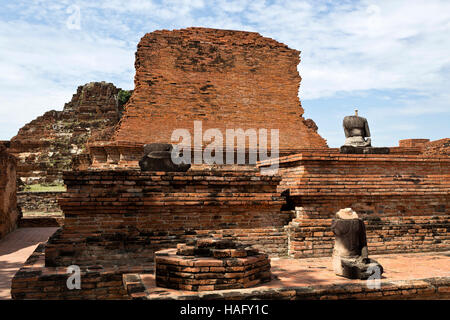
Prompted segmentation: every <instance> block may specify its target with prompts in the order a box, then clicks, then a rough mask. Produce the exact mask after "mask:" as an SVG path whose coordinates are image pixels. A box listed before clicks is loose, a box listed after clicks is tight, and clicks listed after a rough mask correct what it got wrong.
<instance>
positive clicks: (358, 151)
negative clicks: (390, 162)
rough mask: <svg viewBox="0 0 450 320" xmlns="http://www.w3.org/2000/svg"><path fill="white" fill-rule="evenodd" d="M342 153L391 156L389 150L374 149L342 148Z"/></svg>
mask: <svg viewBox="0 0 450 320" xmlns="http://www.w3.org/2000/svg"><path fill="white" fill-rule="evenodd" d="M339 151H340V153H345V154H389V152H390V150H389V148H386V147H383V148H374V147H354V146H345V145H344V146H342V147H341V148H340V149H339Z"/></svg>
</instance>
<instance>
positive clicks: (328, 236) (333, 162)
mask: <svg viewBox="0 0 450 320" xmlns="http://www.w3.org/2000/svg"><path fill="white" fill-rule="evenodd" d="M267 163H268V162H262V163H261V164H260V165H259V166H260V167H264V166H266V165H267ZM278 173H279V174H280V175H281V176H282V180H281V182H280V185H279V187H278V191H279V192H280V193H281V192H283V193H284V194H286V195H288V203H289V204H290V206H291V208H292V209H295V211H296V218H295V219H294V220H293V221H292V222H291V223H290V224H289V226H288V227H287V228H286V230H287V232H288V239H289V254H290V255H291V256H292V257H296V258H300V257H311V256H329V255H331V251H332V248H333V234H332V233H331V230H330V225H331V219H332V218H333V217H334V215H335V214H336V212H337V211H339V210H340V209H342V208H347V207H349V208H352V209H353V210H355V211H356V212H358V215H359V216H360V217H361V218H362V219H363V220H364V221H365V223H366V227H367V238H368V246H369V251H370V252H371V253H385V252H386V253H387V252H420V251H436V250H449V248H450V233H449V229H450V219H449V213H450V211H449V210H450V158H448V157H429V156H428V157H427V156H421V155H391V154H389V155H342V154H336V153H334V152H331V153H330V152H320V151H317V152H314V153H303V154H299V155H292V156H288V157H282V158H280V169H279V171H278Z"/></svg>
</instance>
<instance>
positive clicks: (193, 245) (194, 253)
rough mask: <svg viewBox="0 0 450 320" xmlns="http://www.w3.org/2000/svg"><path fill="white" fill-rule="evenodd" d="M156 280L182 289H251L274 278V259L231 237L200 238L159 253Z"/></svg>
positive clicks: (156, 258)
mask: <svg viewBox="0 0 450 320" xmlns="http://www.w3.org/2000/svg"><path fill="white" fill-rule="evenodd" d="M155 279H156V285H157V286H159V287H164V288H170V289H178V290H189V291H209V290H224V289H242V288H249V287H253V286H255V285H257V284H260V283H264V282H268V281H270V280H271V273H270V259H269V258H268V256H267V254H264V253H259V252H258V251H257V250H254V249H248V248H245V247H244V246H242V245H238V244H236V243H234V242H232V241H229V240H223V239H211V238H206V239H196V240H192V241H191V242H190V243H187V244H178V245H177V248H176V249H166V250H161V251H158V252H156V253H155Z"/></svg>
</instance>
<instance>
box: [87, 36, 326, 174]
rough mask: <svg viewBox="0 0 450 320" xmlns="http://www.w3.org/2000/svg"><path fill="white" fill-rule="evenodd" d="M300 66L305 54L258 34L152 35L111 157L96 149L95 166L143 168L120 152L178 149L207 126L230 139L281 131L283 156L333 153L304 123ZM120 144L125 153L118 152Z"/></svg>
mask: <svg viewBox="0 0 450 320" xmlns="http://www.w3.org/2000/svg"><path fill="white" fill-rule="evenodd" d="M299 62H300V59H299V51H297V50H293V49H290V48H288V47H287V46H286V45H285V44H282V43H280V42H277V41H275V40H273V39H270V38H265V37H262V36H261V35H259V34H258V33H255V32H244V31H232V30H217V29H207V28H188V29H182V30H173V31H167V30H163V31H155V32H152V33H148V34H146V35H145V36H144V37H142V39H141V41H140V42H139V44H138V49H137V52H136V62H135V67H136V76H135V80H134V82H135V90H134V91H133V95H132V96H131V98H130V100H129V101H128V104H127V105H126V110H125V112H124V114H123V117H122V119H121V121H120V123H119V125H118V127H117V130H116V133H115V136H114V138H113V141H114V142H113V143H110V144H109V145H108V150H99V149H98V148H99V145H98V144H97V146H92V148H91V153H92V154H93V157H94V159H93V162H94V164H95V163H97V164H98V162H109V163H114V158H117V159H118V160H117V161H123V159H125V158H126V159H128V160H133V159H134V161H135V163H137V162H136V158H137V157H139V154H138V155H136V157H135V158H133V157H131V158H130V156H129V155H128V156H127V155H122V156H114V155H112V153H113V152H115V153H121V152H125V153H126V152H127V151H125V149H123V148H125V147H126V146H128V147H129V150H128V152H131V149H132V148H133V146H130V143H133V144H136V143H138V144H139V143H140V144H144V143H152V142H165V143H168V142H169V143H170V142H171V135H172V132H173V131H174V130H175V129H187V130H189V131H190V134H191V136H192V137H193V136H194V133H193V124H194V121H196V120H197V121H202V129H203V132H205V131H206V130H207V129H210V128H217V129H219V130H220V131H221V132H222V134H223V135H224V136H225V132H226V129H239V128H241V129H243V130H247V129H255V130H258V129H263V128H264V129H267V130H270V129H279V143H280V145H279V149H280V154H290V153H295V152H296V151H298V150H301V149H305V148H306V149H308V148H326V147H327V144H326V141H325V140H324V139H323V138H322V137H321V136H320V135H319V134H318V133H317V132H316V130H317V126H316V125H315V124H314V122H313V121H312V120H310V119H308V120H305V119H304V118H303V117H302V115H303V109H302V107H301V104H300V101H299V98H298V88H299V85H300V80H301V78H300V75H299V73H298V71H297V65H298V63H299ZM269 135H270V133H269ZM224 140H225V137H224ZM268 140H269V141H268V143H269V145H270V137H269V139H268ZM226 143H229V144H230V145H231V144H233V141H224V144H226ZM112 145H116V146H119V145H120V146H121V147H122V149H121V150H119V147H118V148H117V150H112V149H111V146H112ZM204 145H205V143H204V144H203V146H204ZM107 158H108V160H107ZM119 159H120V160H119ZM123 162H124V163H125V161H123ZM119 166H120V163H119Z"/></svg>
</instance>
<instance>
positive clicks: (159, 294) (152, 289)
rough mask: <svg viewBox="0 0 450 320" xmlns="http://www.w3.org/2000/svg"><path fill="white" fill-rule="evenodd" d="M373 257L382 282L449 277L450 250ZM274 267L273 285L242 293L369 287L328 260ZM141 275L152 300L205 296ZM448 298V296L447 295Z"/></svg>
mask: <svg viewBox="0 0 450 320" xmlns="http://www.w3.org/2000/svg"><path fill="white" fill-rule="evenodd" d="M370 257H371V258H373V259H375V260H377V261H378V262H379V263H380V264H381V265H382V266H383V268H384V270H385V272H384V273H383V275H382V279H381V281H382V282H391V281H393V282H395V281H400V282H410V283H418V282H420V280H421V279H428V278H440V277H450V251H446V252H426V253H409V254H385V255H371V256H370ZM271 265H272V269H271V271H272V274H273V275H274V276H275V278H274V279H273V280H272V281H271V282H269V283H265V284H261V285H258V286H256V287H253V288H250V289H241V291H242V292H247V291H248V292H250V291H252V290H254V289H256V290H260V291H261V292H263V291H267V290H270V289H280V288H299V287H310V288H319V287H322V288H323V287H330V286H334V285H338V286H342V285H344V286H345V285H355V284H356V285H361V286H365V285H366V284H367V283H366V282H365V281H364V280H349V279H346V278H343V277H338V276H336V275H335V274H334V272H333V268H332V265H331V258H329V257H326V258H308V259H286V258H272V259H271ZM139 276H140V278H141V281H142V283H143V285H144V286H145V289H146V292H147V297H148V298H149V299H154V298H157V299H158V298H169V297H170V298H175V299H177V297H180V296H184V295H185V296H193V295H198V296H199V297H201V296H202V293H197V292H195V293H194V292H190V291H177V290H171V289H166V288H159V287H156V286H155V279H154V275H153V274H141V275H139ZM211 292H212V291H209V292H208V293H211ZM215 292H218V291H215ZM223 292H226V291H223ZM447 296H448V294H446V297H447ZM445 299H448V298H445Z"/></svg>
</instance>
